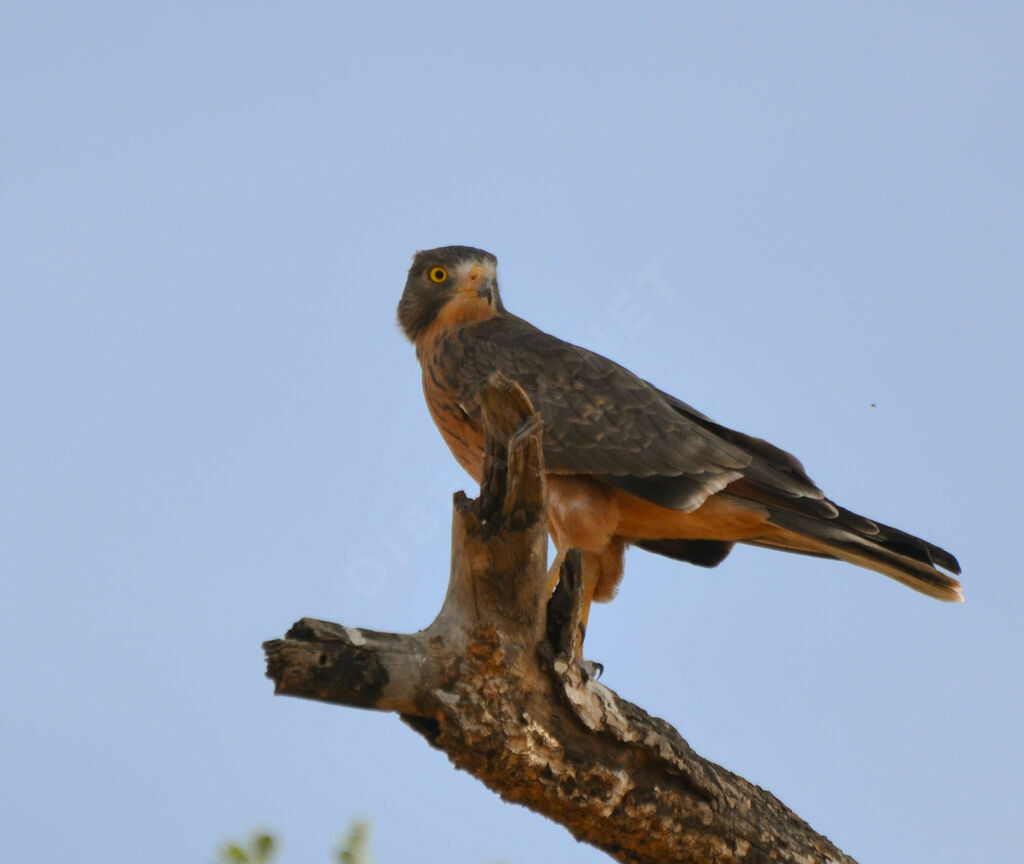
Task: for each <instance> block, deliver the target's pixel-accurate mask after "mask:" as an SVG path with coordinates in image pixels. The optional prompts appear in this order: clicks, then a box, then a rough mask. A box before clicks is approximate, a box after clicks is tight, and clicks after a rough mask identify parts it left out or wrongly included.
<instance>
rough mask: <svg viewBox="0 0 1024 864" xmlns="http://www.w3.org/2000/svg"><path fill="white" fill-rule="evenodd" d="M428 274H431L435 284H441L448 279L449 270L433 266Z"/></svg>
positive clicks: (431, 279)
mask: <svg viewBox="0 0 1024 864" xmlns="http://www.w3.org/2000/svg"><path fill="white" fill-rule="evenodd" d="M427 275H429V276H430V281H431V282H433V283H434V284H435V285H440V284H441V283H442V282H447V281H448V271H447V270H445V269H444V267H431V268H430V273H429V274H427Z"/></svg>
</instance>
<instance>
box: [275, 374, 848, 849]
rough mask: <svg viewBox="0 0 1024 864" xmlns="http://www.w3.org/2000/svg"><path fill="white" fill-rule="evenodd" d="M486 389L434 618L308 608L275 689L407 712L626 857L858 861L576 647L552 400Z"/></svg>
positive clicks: (425, 731)
mask: <svg viewBox="0 0 1024 864" xmlns="http://www.w3.org/2000/svg"><path fill="white" fill-rule="evenodd" d="M481 401H482V405H483V411H484V422H485V434H486V445H485V465H484V480H483V483H482V484H481V492H480V497H479V498H477V499H476V500H470V499H468V498H467V497H466V496H465V495H464V494H463V493H458V494H457V495H456V496H455V501H454V516H453V522H452V563H451V576H450V581H449V585H448V592H447V595H446V597H445V600H444V604H443V606H442V608H441V611H440V613H439V614H438V615H437V617H436V618H435V619H434V621H433V623H431V624H430V626H428V627H427V628H426V629H425V630H421V631H420V632H418V633H411V634H396V633H379V632H376V631H373V630H365V629H361V628H355V627H344V626H342V625H339V624H331V623H328V622H325V621H317V620H314V619H309V618H304V619H303V620H301V621H299V622H298V623H296V624H295V625H294V626H293V627H292V628H291V629H290V630H289V631H288V633H287V634H286V636H285V638H284V639H275V640H272V641H270V642H266V643H264V646H263V647H264V649H265V651H266V655H267V676H268V677H269V678H271V679H272V680H273V681H274V684H275V692H276V693H280V694H285V695H289V696H301V697H305V698H309V699H318V700H320V701H324V702H333V703H336V704H339V705H351V706H355V707H359V708H374V709H378V710H382V711H395V712H398V713H399V714H400V715H401V717H402V719H403V720H404V721H405V722H406V723H407V724H408V725H409V726H411V727H412V728H413V729H415V730H416V731H417V732H419V733H420V734H421V735H423V736H424V737H425V738H426V739H427V740H428V741H429V742H430V744H432V745H433V746H434V747H436V748H438V749H440V750H443V751H444V752H445V753H446V754H447V756H448V758H449V759H450V760H451V761H452V762H453V763H454V764H455V765H456V766H457V767H459V768H462V769H463V770H466V771H468V772H469V773H471V774H472V775H473V776H474V777H476V778H478V779H479V780H480V781H481V782H483V783H484V784H486V785H487V786H488V787H489V788H491V789H493V790H494V791H496V792H497V793H498V794H499V795H501V796H502V797H503V798H504V799H505V800H508V801H515V802H518V803H520V804H524V805H525V806H527V807H529V808H531V809H533V810H535V811H537V812H538V813H542V814H543V815H545V816H547V817H548V818H550V819H553V820H554V821H556V822H558V823H560V824H562V825H564V826H565V827H566V828H567V829H568V830H569V831H570V832H571V833H572V835H573V836H574V837H575V838H576V839H578V840H581V841H583V842H586V843H589V844H591V845H593V846H596V847H597V848H599V849H602V850H604V851H605V852H607V853H608V854H609V855H610V856H611V857H612V858H614V859H615V860H617V861H623V862H630V864H654V862H658V864H664V862H694V864H696V862H715V864H734V862H735V864H739V862H745V864H753V862H800V864H817V862H844V864H853V859H852V858H849V857H848V856H846V855H844V854H843V853H842V852H841V851H840V850H839V849H837V848H836V847H835V846H834V845H833V844H832V843H831V842H829V840H828V839H827V838H825V837H823V836H822V835H820V834H817V833H816V832H815V831H813V830H812V829H811V828H810V826H808V825H807V824H806V823H805V822H803V821H802V820H801V819H800V818H799V817H798V816H796V814H794V813H793V812H792V811H791V810H789V809H788V808H787V807H786V806H785V805H783V804H782V803H781V802H780V801H779V800H778V799H777V798H775V796H773V795H772V794H771V793H769V792H766V791H765V790H763V789H760V788H758V787H757V786H755V785H754V784H752V783H750V782H748V781H747V780H744V779H743V778H742V777H739V776H737V775H736V774H733V773H732V772H730V771H727V770H725V769H724V768H722V767H720V766H718V765H715V764H714V763H712V762H710V761H708V760H707V759H704V758H703V757H701V756H700V755H698V754H697V753H695V752H694V751H693V750H692V749H691V748H690V746H689V745H688V744H687V743H686V741H684V740H683V738H682V737H681V736H680V735H679V733H678V732H676V730H675V729H673V728H672V727H671V726H669V725H668V724H667V723H666V722H665V721H663V720H659V719H658V718H656V717H651V716H650V715H649V714H647V713H646V712H645V711H644V710H643V709H642V708H639V707H637V706H636V705H633V704H632V703H630V702H627V701H626V700H624V699H622V698H620V697H619V696H617V695H616V694H615V693H613V692H612V691H611V690H609V689H608V688H607V687H605V686H604V685H602V684H601V683H600V682H598V681H596V680H595V679H594V678H593V676H592V675H590V674H589V672H588V668H587V666H586V664H580V663H577V662H576V661H575V660H574V658H573V648H572V646H573V642H574V638H573V637H574V634H576V633H577V632H578V627H579V618H580V612H581V604H582V579H581V574H580V569H579V568H580V563H579V556H578V555H575V554H570V555H569V556H567V558H566V561H565V564H564V566H563V568H562V572H561V579H560V581H559V584H558V588H557V589H556V590H555V593H554V595H552V596H551V597H549V596H548V589H547V584H548V576H547V571H546V565H545V558H546V554H547V538H546V534H545V527H544V464H543V452H542V449H541V433H542V424H541V420H540V417H539V415H537V414H536V413H535V412H534V411H533V407H532V406H531V405H530V402H529V400H528V398H527V397H526V395H525V394H524V393H523V391H522V390H521V389H520V388H519V387H518V385H516V384H514V383H511V382H509V381H507V380H506V379H504V378H501V377H500V376H495V378H493V379H492V380H491V382H490V383H489V385H488V387H487V388H486V389H485V390H484V392H483V393H482V394H481Z"/></svg>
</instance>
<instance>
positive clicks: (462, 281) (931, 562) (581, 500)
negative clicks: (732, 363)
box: [398, 246, 963, 601]
mask: <svg viewBox="0 0 1024 864" xmlns="http://www.w3.org/2000/svg"><path fill="white" fill-rule="evenodd" d="M496 268H497V260H496V259H495V258H494V256H493V255H491V254H490V253H488V252H484V251H482V250H480V249H472V248H470V247H466V246H448V247H445V248H441V249H432V250H429V251H426V252H418V253H417V254H416V256H415V258H414V259H413V264H412V268H411V269H410V270H409V278H408V280H407V282H406V285H405V292H404V293H403V295H402V299H401V301H400V302H399V305H398V321H399V324H400V325H401V327H402V329H403V331H404V332H405V334H406V336H408V338H409V339H410V341H412V342H413V343H414V344H415V346H416V355H417V357H418V359H419V361H420V364H421V366H422V370H423V390H424V394H425V396H426V400H427V405H428V407H429V409H430V413H431V416H432V417H433V418H434V422H435V423H436V424H437V426H438V428H439V429H440V431H441V434H442V436H443V437H444V439H445V441H446V442H447V444H448V446H449V447H450V448H451V450H452V453H453V454H454V455H455V458H456V459H457V460H458V462H459V464H460V465H462V467H463V468H465V469H466V470H467V471H468V472H469V473H470V474H471V475H472V476H473V477H474V478H475V479H476V480H478V481H479V479H480V473H481V466H482V434H481V424H480V409H479V403H478V400H477V398H476V394H477V393H478V392H479V389H480V388H481V387H482V386H483V384H484V383H485V382H486V381H487V379H488V378H489V377H490V375H491V373H492V372H496V371H500V372H502V373H504V374H505V375H506V376H507V377H508V378H511V379H513V380H515V381H517V382H519V384H520V385H521V386H522V388H523V389H524V390H525V391H526V393H527V395H528V396H529V397H530V399H531V400H532V401H533V404H534V406H535V407H536V409H537V410H538V411H539V412H540V414H541V416H542V417H543V419H544V457H545V463H546V466H547V472H548V503H547V518H548V529H549V531H550V533H551V537H552V539H553V541H554V543H555V546H556V548H557V550H558V553H559V558H558V559H557V560H556V562H555V565H554V567H553V568H552V569H553V570H555V568H557V566H558V562H559V560H560V559H561V557H562V556H563V555H564V554H565V552H566V551H568V550H569V549H572V548H577V549H580V550H582V552H583V559H584V578H585V583H586V585H587V592H588V601H589V599H590V597H593V599H596V600H610V599H611V598H612V597H613V596H614V594H615V589H616V586H617V585H618V582H619V580H620V578H621V576H622V566H623V564H622V556H623V553H624V551H625V549H626V547H627V546H630V545H632V546H637V547H639V548H642V549H646V550H648V551H650V552H655V553H658V554H660V555H666V556H668V557H671V558H677V559H679V560H682V561H689V562H691V563H693V564H698V565H701V566H707V567H713V566H715V565H717V564H718V563H720V562H721V561H722V560H723V559H724V558H725V557H726V555H728V553H729V551H730V549H731V548H732V546H733V544H734V543H737V542H740V543H749V544H752V545H756V546H766V547H770V548H773V549H781V550H784V551H787V552H799V553H802V554H809V555H817V556H821V557H825V558H839V559H842V560H844V561H848V562H850V563H852V564H857V565H859V566H861V567H866V568H869V569H871V570H876V571H878V572H880V573H884V574H885V575H886V576H890V577H892V578H893V579H896V580H898V581H900V582H902V583H904V584H905V585H908V586H910V587H911V588H913V589H915V590H917V591H920V592H922V593H924V594H928V595H930V596H932V597H936V598H938V599H940V600H953V601H957V600H962V599H963V597H962V596H961V593H960V583H959V582H958V581H957V580H956V579H954V578H953V577H952V576H950V575H948V574H947V573H944V572H942V570H946V571H949V572H950V573H959V572H960V565H959V564H958V563H957V560H956V558H954V557H953V556H952V555H951V554H950V553H948V552H946V551H945V550H943V549H940V548H939V547H938V546H934V545H932V544H931V543H928V542H926V541H924V540H921V539H919V538H917V537H914V536H912V535H910V534H906V533H904V532H902V531H899V530H897V529H895V528H890V527H889V526H887V525H883V524H881V523H880V522H875V521H873V520H870V519H866V518H864V517H863V516H858V515H857V514H855V513H851V512H850V511H849V510H845V509H843V508H842V507H839V506H838V505H836V504H834V503H833V502H832V501H830V500H828V499H827V498H826V497H825V496H824V494H823V493H822V492H821V490H820V489H818V488H817V487H816V486H815V485H814V483H813V482H812V481H811V479H810V478H809V477H808V476H807V474H806V473H805V471H804V468H803V466H802V465H801V464H800V462H799V461H798V460H797V459H795V458H794V457H793V456H791V455H790V454H789V453H786V452H785V451H784V450H780V449H779V448H778V447H775V446H773V445H771V444H769V443H768V442H766V441H762V440H761V439H759V438H752V437H750V436H748V435H744V434H742V433H740V432H736V431H734V430H732V429H727V428H725V427H724V426H720V425H718V424H717V423H715V422H714V421H712V420H711V419H710V418H708V417H706V416H704V415H703V414H701V413H700V412H699V411H696V410H695V409H693V408H691V407H690V406H689V405H687V404H685V403H684V402H681V401H679V400H678V399H676V398H675V397H673V396H670V395H669V394H667V393H664V392H663V391H661V390H659V389H658V388H656V387H654V386H653V385H651V384H649V383H647V382H646V381H643V380H642V379H640V378H638V377H637V376H636V375H634V374H633V373H632V372H630V371H629V370H628V369H625V368H623V367H622V366H619V365H618V364H617V363H614V362H613V361H611V360H609V359H607V358H606V357H602V356H601V355H599V354H595V353H593V352H592V351H588V350H586V349H585V348H580V347H578V346H576V345H571V344H569V343H568V342H563V341H562V340H560V339H557V338H556V337H554V336H551V335H549V334H547V333H544V332H543V331H541V330H538V329H537V328H536V327H534V326H533V325H531V324H529V323H528V322H526V321H524V320H523V319H521V318H518V317H516V316H515V315H512V314H510V313H509V312H507V311H506V310H505V308H504V306H503V305H502V302H501V298H500V295H499V293H498V283H497V275H496ZM939 568H942V569H941V570H940V569H939ZM556 572H557V571H556Z"/></svg>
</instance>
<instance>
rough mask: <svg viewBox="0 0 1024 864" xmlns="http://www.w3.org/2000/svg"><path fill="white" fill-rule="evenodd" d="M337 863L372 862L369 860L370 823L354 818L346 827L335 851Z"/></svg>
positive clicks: (368, 863) (356, 863)
mask: <svg viewBox="0 0 1024 864" xmlns="http://www.w3.org/2000/svg"><path fill="white" fill-rule="evenodd" d="M335 857H336V858H337V860H338V862H339V864H372V862H371V861H370V823H369V822H364V821H362V820H358V819H357V820H356V821H355V822H353V823H352V824H351V825H350V826H349V829H348V833H347V834H346V835H345V837H344V838H343V839H342V841H341V846H339V847H338V851H337V852H336V853H335Z"/></svg>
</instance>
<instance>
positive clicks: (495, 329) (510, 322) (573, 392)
mask: <svg viewBox="0 0 1024 864" xmlns="http://www.w3.org/2000/svg"><path fill="white" fill-rule="evenodd" d="M451 338H452V344H451V345H450V346H449V347H448V349H447V350H450V351H451V352H452V354H453V356H452V359H451V362H446V363H444V365H445V366H446V367H447V368H453V367H454V368H455V369H456V370H457V372H456V374H457V375H458V377H459V380H460V383H461V392H462V394H463V395H462V398H461V400H460V401H461V402H462V404H463V405H464V407H465V408H466V410H467V412H468V413H469V414H470V415H471V416H472V415H475V414H476V413H477V409H476V407H475V396H476V393H477V392H478V391H479V389H480V388H481V387H482V386H483V384H484V383H485V382H486V381H487V379H488V377H489V376H490V375H491V373H492V372H495V371H501V372H502V373H504V374H505V375H506V376H508V377H509V378H512V379H513V380H515V381H518V382H519V384H520V385H521V386H522V387H523V389H524V390H525V391H526V393H527V395H529V397H530V399H531V401H532V402H533V404H534V406H535V407H536V408H537V410H538V411H539V412H540V414H541V416H542V417H543V418H544V424H545V434H544V456H545V460H546V464H547V467H548V470H550V471H552V472H554V473H563V474H588V475H591V476H596V477H599V478H601V479H602V480H604V481H605V482H607V483H609V484H611V485H614V486H618V487H621V488H624V489H626V490H627V491H629V492H631V493H633V494H635V495H638V496H640V497H642V498H645V499H647V500H649V501H653V502H655V503H658V504H661V505H662V506H666V507H671V508H673V509H678V510H684V511H689V510H693V509H695V508H697V507H699V506H700V505H701V504H702V503H703V502H704V500H705V499H706V498H707V497H708V496H709V495H711V494H714V493H715V492H718V491H720V490H721V489H724V488H725V487H726V486H727V485H728V484H730V483H732V482H733V481H735V480H738V479H740V478H741V477H743V476H744V474H745V472H746V470H747V469H748V468H749V466H750V464H751V461H752V456H751V454H750V453H749V452H747V451H746V450H745V449H744V448H743V447H741V446H738V445H737V444H734V443H732V442H729V441H727V440H725V439H723V438H722V437H721V436H719V435H718V434H716V433H715V432H714V431H713V430H710V429H707V428H704V427H703V426H701V425H700V424H699V423H696V422H694V421H693V420H692V419H691V418H689V417H687V416H685V415H683V414H681V413H680V412H678V411H676V410H675V409H674V408H673V407H672V405H670V404H669V403H668V402H667V401H666V400H665V398H664V395H663V394H662V393H661V392H660V391H658V390H657V389H656V388H654V387H652V386H651V385H650V384H648V383H646V382H645V381H642V380H641V379H640V378H638V377H637V376H636V375H634V374H633V373H632V372H630V371H629V370H628V369H625V368H623V367H622V366H620V365H618V364H617V363H614V362H613V361H611V360H609V359H607V358H606V357H602V356H601V355H600V354H595V353H593V352H592V351H587V350H586V349H585V348H580V347H578V346H576V345H571V344H569V343H568V342H563V341H562V340H560V339H556V338H555V337H554V336H551V335H549V334H547V333H544V332H543V331H541V330H538V329H537V328H536V327H534V326H532V325H531V324H529V323H527V322H526V321H523V320H522V319H520V318H516V317H515V316H512V315H505V316H501V317H498V318H494V319H490V320H487V321H483V322H481V323H479V324H475V325H472V326H469V327H464V328H460V330H459V331H457V332H456V333H455V334H453V336H452V337H451ZM442 350H445V349H442Z"/></svg>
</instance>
